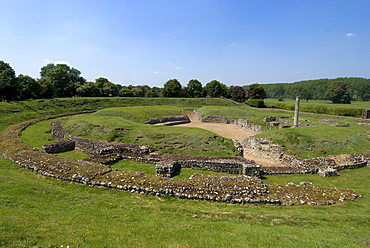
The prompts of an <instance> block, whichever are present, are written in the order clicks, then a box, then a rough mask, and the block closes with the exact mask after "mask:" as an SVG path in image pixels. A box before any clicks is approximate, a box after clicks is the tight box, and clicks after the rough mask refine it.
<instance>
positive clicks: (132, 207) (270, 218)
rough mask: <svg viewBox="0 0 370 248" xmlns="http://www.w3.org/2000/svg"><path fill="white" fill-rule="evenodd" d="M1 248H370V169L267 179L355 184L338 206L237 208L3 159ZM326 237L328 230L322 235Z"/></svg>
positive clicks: (0, 199)
mask: <svg viewBox="0 0 370 248" xmlns="http://www.w3.org/2000/svg"><path fill="white" fill-rule="evenodd" d="M0 164H1V166H0V179H1V180H0V185H1V193H0V214H1V215H0V247H8V248H13V247H33V246H39V247H61V246H62V245H63V246H64V247H66V246H70V247H229V246H230V244H231V243H232V244H233V247H273V246H274V247H324V246H326V247H343V244H345V247H367V246H368V244H369V242H370V237H369V233H368V230H369V228H370V224H369V223H370V217H369V216H370V210H369V207H368V206H369V204H370V202H369V198H368V196H369V193H370V191H369V187H368V185H369V183H370V182H369V177H368V176H367V175H368V174H369V172H370V168H368V167H366V168H362V169H358V170H346V171H342V172H340V176H339V177H332V178H321V177H318V176H316V175H292V176H283V177H280V176H279V177H277V176H274V177H268V178H267V179H266V180H265V181H266V182H268V183H271V182H274V183H281V184H286V183H287V182H296V183H299V182H300V181H308V180H310V181H313V182H315V183H316V184H319V185H323V186H334V187H349V188H352V189H355V190H356V191H357V192H359V193H360V194H362V195H364V198H363V199H360V200H356V201H353V202H345V203H344V204H343V205H336V206H293V207H287V206H285V207H281V206H268V205H244V206H243V205H232V204H224V203H212V202H206V201H197V200H181V199H177V198H172V197H167V198H157V197H153V196H145V195H139V194H130V193H128V192H123V191H119V190H109V189H106V188H91V187H86V186H82V185H77V184H74V183H68V182H65V181H58V180H55V179H52V178H47V177H42V176H39V175H37V174H34V173H31V172H29V171H27V170H25V169H23V168H20V167H19V166H18V165H15V164H13V163H12V162H10V161H8V160H4V159H0ZM323 234H325V235H323Z"/></svg>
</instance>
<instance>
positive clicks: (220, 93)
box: [204, 80, 229, 97]
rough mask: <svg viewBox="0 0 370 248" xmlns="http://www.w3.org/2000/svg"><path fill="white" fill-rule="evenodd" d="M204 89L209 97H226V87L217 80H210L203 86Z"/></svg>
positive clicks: (227, 94) (227, 93)
mask: <svg viewBox="0 0 370 248" xmlns="http://www.w3.org/2000/svg"><path fill="white" fill-rule="evenodd" d="M204 91H205V92H206V95H207V96H209V97H228V96H229V92H228V87H227V86H226V85H225V84H223V83H220V82H219V81H217V80H212V81H211V82H209V83H207V84H206V86H204Z"/></svg>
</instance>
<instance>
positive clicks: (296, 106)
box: [294, 96, 300, 127]
mask: <svg viewBox="0 0 370 248" xmlns="http://www.w3.org/2000/svg"><path fill="white" fill-rule="evenodd" d="M299 101H300V100H299V96H297V98H296V100H295V113H294V127H298V115H299Z"/></svg>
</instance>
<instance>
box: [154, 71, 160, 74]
mask: <svg viewBox="0 0 370 248" xmlns="http://www.w3.org/2000/svg"><path fill="white" fill-rule="evenodd" d="M153 73H154V74H159V73H161V72H160V71H155V72H153Z"/></svg>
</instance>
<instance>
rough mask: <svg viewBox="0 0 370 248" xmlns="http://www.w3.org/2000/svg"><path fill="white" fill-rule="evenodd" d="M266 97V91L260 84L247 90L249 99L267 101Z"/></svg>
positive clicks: (252, 85) (250, 86) (253, 85)
mask: <svg viewBox="0 0 370 248" xmlns="http://www.w3.org/2000/svg"><path fill="white" fill-rule="evenodd" d="M266 96H267V95H266V92H265V89H264V88H263V87H262V86H261V85H260V84H251V85H249V87H248V88H247V91H246V97H247V99H265V98H266Z"/></svg>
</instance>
